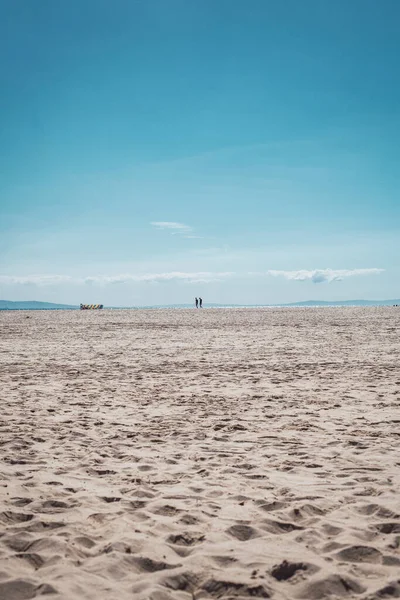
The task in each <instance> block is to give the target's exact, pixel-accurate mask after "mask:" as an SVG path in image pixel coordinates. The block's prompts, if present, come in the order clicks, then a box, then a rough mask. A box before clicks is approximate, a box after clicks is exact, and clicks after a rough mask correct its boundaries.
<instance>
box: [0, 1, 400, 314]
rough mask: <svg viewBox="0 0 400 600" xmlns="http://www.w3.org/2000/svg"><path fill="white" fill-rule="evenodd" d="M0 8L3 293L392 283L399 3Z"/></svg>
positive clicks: (131, 295)
mask: <svg viewBox="0 0 400 600" xmlns="http://www.w3.org/2000/svg"><path fill="white" fill-rule="evenodd" d="M0 7H1V21H0V61H1V67H0V68H1V81H2V93H1V95H0V119H1V123H0V147H1V173H0V186H1V188H0V194H1V196H0V198H1V211H0V297H2V298H6V299H12V300H28V299H29V300H30V299H36V300H47V301H58V302H69V303H72V302H73V303H78V302H103V303H104V304H113V305H131V304H163V303H171V302H187V301H189V302H190V301H191V300H192V298H193V297H194V296H195V295H199V294H200V295H202V296H203V298H204V299H205V300H208V301H210V302H237V303H241V302H244V303H273V302H290V301H296V300H305V299H310V298H313V299H349V298H369V299H371V298H395V297H399V296H400V283H399V282H400V277H399V276H400V268H399V246H400V235H399V233H400V231H399V230H400V202H399V194H398V192H399V169H398V163H399V133H400V127H399V125H400V83H399V75H398V61H399V56H400V26H399V23H400V2H399V1H398V0H379V1H378V0H335V1H334V2H332V1H330V0H329V1H328V0H302V1H299V0H246V1H244V0H115V1H114V2H110V0H79V1H78V0H68V2H55V1H54V0H46V1H45V0H35V1H32V0H19V1H18V2H15V1H13V0H3V1H1V2H0ZM375 269H382V271H378V270H375Z"/></svg>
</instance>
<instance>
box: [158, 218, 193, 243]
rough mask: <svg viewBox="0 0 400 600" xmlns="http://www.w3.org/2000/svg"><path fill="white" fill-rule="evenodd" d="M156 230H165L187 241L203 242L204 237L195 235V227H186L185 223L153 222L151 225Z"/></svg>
mask: <svg viewBox="0 0 400 600" xmlns="http://www.w3.org/2000/svg"><path fill="white" fill-rule="evenodd" d="M150 225H152V226H153V227H155V228H156V229H165V230H167V231H169V233H170V234H171V235H179V236H180V237H183V238H185V239H187V240H202V239H203V236H201V235H195V234H194V233H193V227H191V226H190V225H185V223H176V222H175V221H152V222H151V223H150Z"/></svg>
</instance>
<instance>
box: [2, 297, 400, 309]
mask: <svg viewBox="0 0 400 600" xmlns="http://www.w3.org/2000/svg"><path fill="white" fill-rule="evenodd" d="M394 304H398V305H400V299H395V300H336V301H335V300H333V301H326V300H306V301H304V302H291V303H289V304H215V303H214V304H212V303H210V304H206V305H205V306H206V308H261V307H274V306H282V307H291V306H292V307H296V306H298V307H301V306H393V305H394ZM106 308H114V309H121V308H125V309H128V308H133V309H139V308H147V309H149V308H193V304H169V305H165V304H164V305H161V304H160V305H157V306H109V307H106ZM78 309H79V306H74V305H71V304H53V303H52V302H36V301H34V300H32V301H24V302H18V301H17V302H13V301H11V300H0V310H78Z"/></svg>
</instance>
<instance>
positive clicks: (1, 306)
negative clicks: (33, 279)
mask: <svg viewBox="0 0 400 600" xmlns="http://www.w3.org/2000/svg"><path fill="white" fill-rule="evenodd" d="M76 308H79V306H71V305H70V304H53V303H52V302H36V300H27V301H25V302H12V301H11V300H0V310H72V309H76Z"/></svg>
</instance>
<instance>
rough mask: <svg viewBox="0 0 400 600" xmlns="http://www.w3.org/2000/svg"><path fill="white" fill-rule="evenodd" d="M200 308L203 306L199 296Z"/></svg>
mask: <svg viewBox="0 0 400 600" xmlns="http://www.w3.org/2000/svg"><path fill="white" fill-rule="evenodd" d="M199 303H200V308H203V298H199Z"/></svg>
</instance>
